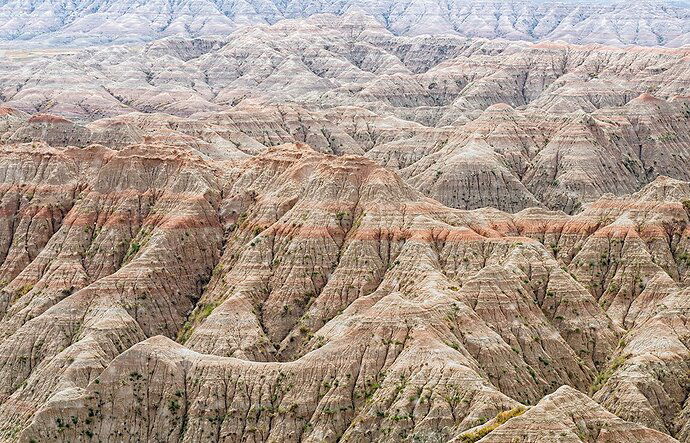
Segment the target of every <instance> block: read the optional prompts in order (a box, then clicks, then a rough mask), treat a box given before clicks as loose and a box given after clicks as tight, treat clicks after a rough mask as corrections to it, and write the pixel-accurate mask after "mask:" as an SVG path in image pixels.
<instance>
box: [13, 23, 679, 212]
mask: <svg viewBox="0 0 690 443" xmlns="http://www.w3.org/2000/svg"><path fill="white" fill-rule="evenodd" d="M688 60H690V58H689V52H688V50H687V49H686V48H679V49H668V48H643V47H627V48H616V47H609V46H602V45H586V46H583V45H573V44H566V43H547V42H542V43H535V44H532V43H526V42H510V41H503V40H494V41H490V40H482V39H467V38H463V37H458V36H452V35H444V36H434V35H431V36H401V35H396V34H393V33H391V32H390V30H388V29H386V27H385V26H382V25H381V24H379V23H377V22H376V20H375V19H373V18H372V17H370V16H367V15H366V14H362V13H355V12H351V13H348V14H345V15H342V16H336V15H315V16H312V17H310V18H308V19H304V20H285V21H280V22H278V23H276V24H274V25H272V26H253V27H247V28H245V29H243V30H241V31H237V32H234V33H231V34H229V35H227V36H225V37H223V38H220V37H219V38H197V39H186V38H182V37H175V38H172V37H171V38H169V39H163V40H158V41H155V42H152V43H149V44H146V45H143V46H140V47H129V46H112V47H107V48H83V49H74V50H70V51H67V50H65V51H47V50H34V51H27V52H21V53H18V54H14V53H9V56H8V57H7V60H6V63H4V64H3V65H2V67H0V98H1V99H2V101H3V106H4V107H3V108H2V110H1V112H0V140H1V141H3V142H4V143H12V144H16V143H31V142H35V143H38V142H46V143H48V144H49V145H51V146H79V147H86V146H90V145H92V144H101V145H104V146H106V147H108V148H111V149H115V150H119V149H122V148H124V147H126V146H129V145H132V144H141V143H150V144H155V143H161V144H166V145H175V146H178V147H179V148H180V149H185V150H186V149H188V148H193V149H195V150H196V151H198V152H199V153H201V154H202V155H203V156H204V158H206V159H207V160H214V161H216V160H238V159H241V158H246V157H248V156H254V155H257V154H260V153H261V152H264V151H265V150H266V149H268V148H270V147H272V146H278V145H281V144H285V143H305V144H308V145H309V146H311V147H312V148H313V149H315V150H317V151H319V152H323V153H328V154H335V155H348V154H355V155H364V156H366V157H368V158H370V159H372V160H375V161H376V162H377V163H379V164H381V165H384V166H387V167H389V168H393V169H398V170H399V171H400V174H401V176H402V177H403V178H404V179H405V180H406V181H407V182H408V183H410V184H412V185H413V186H414V187H415V188H416V189H417V190H419V191H421V192H422V193H424V194H425V195H427V196H429V197H432V198H434V199H436V200H439V201H440V202H441V203H443V204H445V205H446V206H450V207H454V208H458V209H478V208H482V207H487V206H490V207H495V208H497V209H501V210H504V211H508V212H511V213H515V212H518V211H520V210H522V209H526V208H530V207H545V208H550V209H557V210H563V211H565V212H567V213H570V214H572V213H577V212H579V211H581V210H582V208H583V206H584V205H585V204H587V203H591V202H593V201H595V200H597V199H598V198H600V197H601V196H602V195H604V194H606V193H613V194H615V195H624V194H629V193H633V192H636V191H638V190H639V189H640V188H641V187H643V186H644V185H646V184H649V183H651V182H652V181H653V180H654V179H655V178H657V177H658V176H660V175H665V176H669V177H672V178H677V179H681V180H689V179H690V176H688V171H689V170H690V168H689V166H690V165H688V164H687V159H688V158H689V157H690V155H689V154H688V152H687V149H688V146H689V144H690V141H689V140H688V133H690V128H689V127H688V125H689V124H690V117H689V116H690V102H689V101H688V98H687V91H688V88H690V81H689V80H688V79H690V74H689V71H688V68H689V67H690V65H689V64H688ZM56 73H59V74H56ZM65 83H66V84H68V87H63V85H64V84H65Z"/></svg>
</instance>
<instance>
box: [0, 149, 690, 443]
mask: <svg viewBox="0 0 690 443" xmlns="http://www.w3.org/2000/svg"><path fill="white" fill-rule="evenodd" d="M1 149H2V152H1V154H0V158H2V162H1V163H0V177H2V184H1V186H0V188H1V189H2V208H3V210H2V223H1V225H0V226H1V227H2V229H3V231H4V232H5V234H4V235H3V236H2V239H3V240H2V241H3V243H2V251H3V255H2V265H1V266H0V277H1V278H2V281H3V284H4V285H5V286H4V288H3V289H2V292H1V296H0V312H1V313H2V320H1V322H0V333H1V336H0V366H1V367H2V368H3V370H2V371H1V372H0V392H1V393H0V403H1V404H2V405H1V406H0V417H2V419H1V420H0V423H2V425H1V427H0V435H2V439H3V440H4V441H15V440H19V441H25V442H29V441H51V440H58V441H173V440H174V441H208V440H211V441H244V440H248V441H336V440H338V441H400V440H410V441H417V440H428V441H437V440H451V439H454V441H475V440H473V439H474V438H475V437H477V436H479V435H481V436H484V435H486V437H485V438H486V439H487V440H486V441H514V439H515V438H518V439H521V440H520V441H575V440H578V439H584V440H585V441H595V440H596V441H639V440H640V439H642V440H643V441H660V442H662V441H675V440H674V438H675V439H678V440H680V441H688V437H689V435H690V428H688V420H687V416H688V413H689V410H688V404H687V392H688V379H687V377H688V374H689V373H690V372H689V371H688V369H689V367H688V365H689V363H690V352H689V351H688V344H689V343H688V339H689V337H690V329H689V328H688V300H689V299H688V292H687V289H686V286H687V285H686V282H687V276H688V267H689V266H690V259H689V258H688V257H689V256H690V255H689V254H690V251H689V249H690V219H689V212H688V211H690V203H689V202H690V184H689V183H688V182H683V181H679V180H675V179H670V178H666V177H659V178H657V179H656V180H654V181H653V182H652V183H651V184H649V185H647V186H645V187H644V188H643V189H642V190H640V191H639V192H637V193H635V194H632V195H629V196H623V197H614V196H610V195H608V196H604V197H602V198H600V199H598V200H596V201H595V202H593V203H591V204H588V205H586V206H585V207H584V209H583V210H582V211H581V212H580V213H578V214H577V215H573V216H569V215H565V214H564V213H562V212H552V211H548V210H545V209H538V208H533V209H526V210H523V211H520V212H518V213H516V214H512V215H511V214H508V213H504V212H500V211H498V210H495V209H478V210H473V211H466V210H458V209H451V208H448V207H445V206H443V205H442V204H440V203H438V202H437V201H435V200H432V199H429V198H427V197H424V196H423V195H422V194H421V193H419V192H418V191H416V190H415V189H413V188H412V187H410V186H409V185H407V184H406V183H405V182H404V181H403V180H402V179H401V178H400V176H399V175H397V174H396V173H395V172H393V171H391V170H388V169H386V168H384V167H381V166H379V165H377V164H376V163H374V162H372V161H371V160H368V159H366V158H364V157H361V156H356V155H345V156H340V157H338V156H333V155H327V154H322V153H318V152H316V151H314V150H313V149H311V148H310V147H308V146H306V145H281V146H278V147H273V148H270V149H268V150H266V151H265V152H264V153H262V154H260V155H258V156H253V157H249V158H242V159H231V160H210V159H208V158H204V156H203V155H201V154H199V153H198V152H197V151H196V150H194V149H183V148H180V147H179V146H170V145H164V144H160V143H148V144H147V143H143V144H135V145H130V146H126V147H123V148H122V149H119V150H113V149H110V148H107V147H104V146H99V145H91V146H88V147H85V148H74V147H50V146H48V145H46V144H42V143H33V144H14V145H4V146H3V147H2V148H1ZM597 403H598V404H597ZM614 414H615V415H614Z"/></svg>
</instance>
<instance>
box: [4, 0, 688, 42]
mask: <svg viewBox="0 0 690 443" xmlns="http://www.w3.org/2000/svg"><path fill="white" fill-rule="evenodd" d="M353 11H358V12H364V13H366V14H368V15H371V16H372V17H374V18H375V19H376V20H377V21H378V22H379V23H381V24H382V25H383V26H385V27H386V28H387V29H389V30H390V31H391V32H393V33H395V34H399V35H423V34H458V35H462V36H468V37H484V38H504V39H509V40H527V41H540V40H564V41H568V42H572V43H604V44H615V45H629V44H636V45H645V46H669V47H679V46H682V45H684V44H688V43H690V25H689V22H690V9H689V5H688V3H687V2H685V1H669V0H661V1H647V0H644V1H610V0H605V1H601V0H600V1H596V0H590V1H584V2H576V1H567V0H566V1H556V0H546V1H543V0H509V1H499V0H489V1H486V0H471V1H461V0H379V1H371V0H342V1H337V2H334V1H330V2H329V1H317V0H300V1H296V0H246V1H236V2H227V1H220V0H183V1H176V2H168V1H162V0H153V1H146V2H139V1H133V0H114V1H107V2H98V1H82V2H52V1H46V0H39V1H32V2H24V1H21V0H6V1H4V2H3V3H2V5H0V22H1V23H2V26H0V38H1V39H2V40H4V41H5V42H16V41H18V40H19V41H22V42H24V44H33V45H41V46H45V45H50V46H60V45H85V44H103V43H135V42H142V41H149V40H153V39H156V38H161V37H166V36H171V35H178V36H185V37H200V36H209V35H220V34H227V33H228V32H230V31H232V30H235V29H237V28H238V27H242V26H245V25H257V24H273V23H276V22H278V21H280V20H285V19H294V18H305V17H309V16H312V15H314V14H322V13H331V14H337V15H342V14H346V13H348V12H353Z"/></svg>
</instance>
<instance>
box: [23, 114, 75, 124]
mask: <svg viewBox="0 0 690 443" xmlns="http://www.w3.org/2000/svg"><path fill="white" fill-rule="evenodd" d="M29 123H71V122H70V121H69V120H67V119H66V118H63V117H60V116H58V115H52V114H36V115H32V116H31V118H29Z"/></svg>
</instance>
